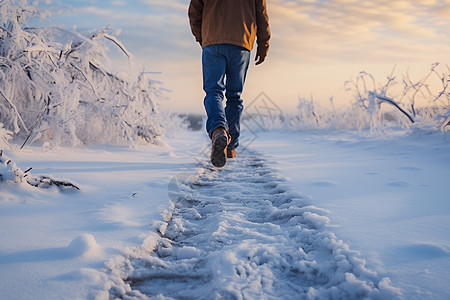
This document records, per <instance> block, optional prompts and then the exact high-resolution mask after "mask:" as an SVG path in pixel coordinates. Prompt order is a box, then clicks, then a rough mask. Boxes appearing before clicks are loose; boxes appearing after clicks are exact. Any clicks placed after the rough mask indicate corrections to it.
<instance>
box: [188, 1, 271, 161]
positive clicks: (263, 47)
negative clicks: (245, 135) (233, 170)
mask: <svg viewBox="0 0 450 300" xmlns="http://www.w3.org/2000/svg"><path fill="white" fill-rule="evenodd" d="M189 21H190V25H191V30H192V33H193V34H194V36H195V39H196V40H197V42H198V43H200V46H202V48H203V53H202V66H203V90H204V91H205V93H206V96H205V99H204V105H205V110H206V114H207V121H206V130H207V132H208V134H209V137H210V138H211V141H212V150H211V162H212V164H213V165H214V166H216V167H223V166H224V165H225V163H226V161H227V158H233V157H235V156H236V148H237V146H238V145H239V133H240V121H241V115H242V110H243V108H244V106H243V104H242V103H243V101H242V99H241V95H242V90H243V88H244V82H245V77H246V74H247V69H248V66H249V62H250V51H251V50H252V48H253V44H254V42H255V39H256V40H257V41H256V42H257V45H258V46H257V52H256V59H255V60H256V65H259V64H261V63H262V62H264V60H265V58H266V56H267V52H268V49H269V39H270V29H269V17H268V15H267V9H266V1H265V0H191V3H190V5H189ZM224 93H225V96H226V98H227V101H226V106H225V109H224V107H223V105H222V102H223V99H224Z"/></svg>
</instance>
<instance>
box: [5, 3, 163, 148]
mask: <svg viewBox="0 0 450 300" xmlns="http://www.w3.org/2000/svg"><path fill="white" fill-rule="evenodd" d="M0 5H1V8H0V122H2V123H3V126H4V128H5V129H6V130H10V131H12V132H13V134H14V138H20V139H21V143H23V145H25V144H26V143H31V142H33V141H36V140H39V141H50V142H51V143H53V144H55V145H61V144H63V145H64V144H65V145H74V144H80V143H83V144H91V143H129V144H134V143H137V142H139V141H144V142H149V143H153V142H155V141H156V140H157V138H158V137H160V136H161V135H162V134H163V132H164V130H163V126H162V125H161V124H163V121H164V120H162V119H161V118H162V116H160V115H159V113H158V111H159V104H158V102H159V99H160V98H161V97H160V93H161V92H160V90H159V89H158V87H157V85H156V83H155V82H153V81H151V80H149V78H147V74H146V73H145V72H143V71H142V72H141V73H140V74H138V76H135V78H131V77H132V76H129V77H130V78H123V77H120V76H118V75H116V74H114V73H113V72H112V71H111V70H109V69H108V67H107V66H106V65H107V64H106V62H107V58H108V56H107V51H108V50H109V48H108V45H109V46H111V45H112V46H114V47H118V49H119V50H120V51H121V52H123V54H124V55H125V56H126V57H127V59H129V60H131V54H130V53H129V52H128V51H127V50H126V48H125V47H124V46H123V45H122V44H121V43H120V41H119V40H118V39H117V38H116V37H115V36H113V34H112V32H111V30H110V29H109V28H103V29H99V30H97V31H95V32H93V33H91V34H89V35H82V34H80V33H78V32H75V31H71V30H66V29H62V28H56V27H31V26H28V25H27V23H28V22H30V20H32V19H33V18H36V17H40V14H41V11H39V10H38V9H37V8H35V7H33V6H31V5H29V4H28V2H27V1H25V0H3V1H0ZM22 141H24V142H22ZM23 145H22V146H23Z"/></svg>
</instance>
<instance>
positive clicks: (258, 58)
mask: <svg viewBox="0 0 450 300" xmlns="http://www.w3.org/2000/svg"><path fill="white" fill-rule="evenodd" d="M265 60H266V56H265V55H262V54H260V53H256V57H255V61H256V65H260V64H262V63H263V62H264V61H265Z"/></svg>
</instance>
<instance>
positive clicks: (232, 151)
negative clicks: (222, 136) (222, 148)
mask: <svg viewBox="0 0 450 300" xmlns="http://www.w3.org/2000/svg"><path fill="white" fill-rule="evenodd" d="M235 157H236V148H234V149H230V148H227V158H235Z"/></svg>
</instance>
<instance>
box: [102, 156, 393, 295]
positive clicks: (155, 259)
mask: <svg viewBox="0 0 450 300" xmlns="http://www.w3.org/2000/svg"><path fill="white" fill-rule="evenodd" d="M200 164H201V166H200V167H199V168H197V171H196V173H193V174H189V173H185V174H181V175H179V176H177V177H175V178H174V180H173V181H172V182H171V184H170V185H169V196H170V198H171V200H172V205H173V207H172V209H171V211H167V213H166V214H165V221H163V222H161V224H160V225H159V232H158V233H155V234H153V235H150V237H149V238H147V239H146V240H145V241H144V243H143V244H142V246H141V247H137V248H133V249H129V250H128V251H127V254H126V255H125V256H123V257H122V259H118V258H116V259H114V260H112V261H110V262H109V263H108V267H109V268H110V276H111V278H112V279H113V281H114V282H115V284H113V285H112V287H111V288H110V289H109V293H110V296H111V297H113V298H114V297H117V298H127V297H130V298H133V297H136V298H139V299H140V298H144V299H147V298H150V299H152V298H157V299H172V298H173V299H317V298H319V299H321V298H327V299H329V298H334V299H362V298H366V297H371V298H373V299H377V298H380V299H381V298H382V299H392V298H396V297H397V296H399V295H400V293H399V292H398V290H397V289H395V288H393V287H391V286H390V284H389V279H387V278H385V279H382V278H380V277H379V276H378V275H377V274H376V273H375V272H372V271H369V270H367V269H366V268H365V261H364V260H362V259H360V258H359V253H358V252H357V251H353V250H350V249H349V247H348V246H347V245H346V244H345V243H343V242H342V241H341V240H338V239H337V238H336V236H335V235H334V234H333V233H332V232H331V231H330V230H329V225H328V223H329V220H328V218H327V217H326V216H325V215H326V211H324V210H322V209H319V208H317V207H315V206H312V205H310V204H309V203H308V202H309V201H308V199H304V198H302V197H300V196H299V195H297V194H296V193H294V192H291V191H290V190H289V187H288V186H285V185H284V184H283V181H284V180H283V179H282V178H281V177H280V176H279V175H278V174H277V173H276V172H274V171H273V170H272V169H271V168H270V167H268V166H267V165H266V162H265V161H264V159H261V158H260V156H259V155H258V154H256V153H252V152H245V153H243V154H242V155H241V157H240V158H238V159H236V160H231V161H229V163H228V164H227V166H226V167H225V168H224V169H212V168H210V167H209V166H210V165H209V164H208V163H207V162H206V160H205V161H204V162H203V163H200ZM130 286H131V288H130Z"/></svg>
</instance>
